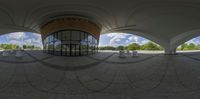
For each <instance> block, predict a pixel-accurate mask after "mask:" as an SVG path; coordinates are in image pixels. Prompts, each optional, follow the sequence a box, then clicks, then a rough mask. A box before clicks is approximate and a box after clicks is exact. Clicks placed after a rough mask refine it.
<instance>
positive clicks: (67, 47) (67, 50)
mask: <svg viewBox="0 0 200 99" xmlns="http://www.w3.org/2000/svg"><path fill="white" fill-rule="evenodd" d="M62 56H70V45H69V44H65V45H62Z"/></svg>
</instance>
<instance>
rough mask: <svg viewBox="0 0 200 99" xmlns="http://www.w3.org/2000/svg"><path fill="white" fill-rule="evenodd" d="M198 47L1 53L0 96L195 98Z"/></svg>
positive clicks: (199, 75)
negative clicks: (166, 52)
mask: <svg viewBox="0 0 200 99" xmlns="http://www.w3.org/2000/svg"><path fill="white" fill-rule="evenodd" d="M199 98H200V53H199V52H194V53H179V54H177V55H164V54H161V53H158V54H156V53H154V54H146V53H143V54H142V53H140V54H139V56H137V57H131V56H130V55H126V58H119V57H118V53H116V52H99V53H98V54H95V55H90V56H81V57H61V56H52V55H48V54H45V53H43V52H41V51H27V52H26V55H25V56H24V57H23V58H21V59H18V58H15V57H3V56H0V99H199Z"/></svg>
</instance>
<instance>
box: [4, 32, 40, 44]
mask: <svg viewBox="0 0 200 99" xmlns="http://www.w3.org/2000/svg"><path fill="white" fill-rule="evenodd" d="M0 44H17V45H19V46H22V45H23V44H26V45H35V46H38V47H42V40H41V35H40V34H37V33H30V32H14V33H9V34H4V35H1V36H0Z"/></svg>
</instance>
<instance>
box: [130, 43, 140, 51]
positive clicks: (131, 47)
mask: <svg viewBox="0 0 200 99" xmlns="http://www.w3.org/2000/svg"><path fill="white" fill-rule="evenodd" d="M127 47H128V50H140V45H139V44H137V43H132V44H129V45H128V46H127Z"/></svg>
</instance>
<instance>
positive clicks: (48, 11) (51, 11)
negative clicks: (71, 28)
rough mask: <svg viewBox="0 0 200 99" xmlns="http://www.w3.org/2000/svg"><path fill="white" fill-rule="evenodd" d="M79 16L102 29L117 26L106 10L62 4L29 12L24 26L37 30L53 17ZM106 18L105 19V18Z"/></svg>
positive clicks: (89, 6) (90, 6)
mask: <svg viewBox="0 0 200 99" xmlns="http://www.w3.org/2000/svg"><path fill="white" fill-rule="evenodd" d="M64 15H81V16H86V17H89V18H90V19H92V20H95V21H97V22H98V23H100V24H101V25H102V26H103V29H110V28H113V27H116V26H117V21H116V19H115V17H114V16H113V15H112V14H111V13H110V12H109V11H107V10H105V9H103V8H99V7H94V6H92V5H80V4H62V5H49V6H41V7H38V8H35V9H34V10H32V11H30V12H29V14H28V15H27V20H30V21H27V22H26V26H28V27H31V28H32V29H38V27H39V25H40V24H41V23H43V22H45V21H47V20H48V19H50V18H52V17H55V16H64ZM105 16H106V17H105Z"/></svg>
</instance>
